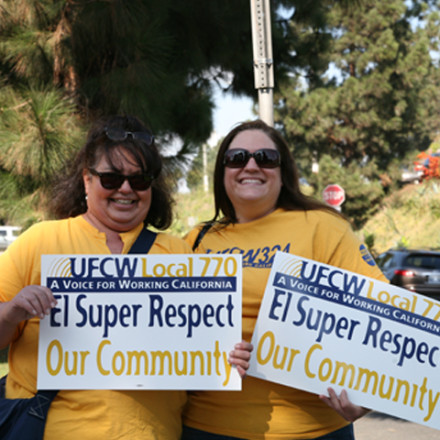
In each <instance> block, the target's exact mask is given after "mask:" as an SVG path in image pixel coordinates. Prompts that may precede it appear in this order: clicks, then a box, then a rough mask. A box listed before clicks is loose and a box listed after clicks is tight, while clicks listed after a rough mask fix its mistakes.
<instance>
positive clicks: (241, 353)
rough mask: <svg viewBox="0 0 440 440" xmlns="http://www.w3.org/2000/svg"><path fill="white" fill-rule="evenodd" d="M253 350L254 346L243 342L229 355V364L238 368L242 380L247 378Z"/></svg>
mask: <svg viewBox="0 0 440 440" xmlns="http://www.w3.org/2000/svg"><path fill="white" fill-rule="evenodd" d="M253 349H254V347H253V345H252V344H250V343H249V342H246V341H241V342H239V343H238V344H235V346H234V349H233V350H232V351H231V352H230V353H229V358H228V362H229V363H230V364H231V365H235V367H237V371H238V373H239V374H240V376H241V378H243V377H245V376H246V371H247V370H248V368H249V360H250V359H251V352H252V350H253Z"/></svg>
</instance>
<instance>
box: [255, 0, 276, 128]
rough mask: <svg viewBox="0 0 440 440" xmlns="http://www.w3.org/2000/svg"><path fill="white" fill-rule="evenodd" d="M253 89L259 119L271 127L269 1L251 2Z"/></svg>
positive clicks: (271, 61) (271, 83)
mask: <svg viewBox="0 0 440 440" xmlns="http://www.w3.org/2000/svg"><path fill="white" fill-rule="evenodd" d="M251 23H252V45H253V56H254V79H255V88H256V89H257V90H258V113H259V116H260V119H262V120H263V121H264V122H266V124H268V125H270V126H273V124H274V121H273V87H274V74H273V58H272V29H271V24H270V2H269V0H251Z"/></svg>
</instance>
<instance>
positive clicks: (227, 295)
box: [38, 254, 242, 390]
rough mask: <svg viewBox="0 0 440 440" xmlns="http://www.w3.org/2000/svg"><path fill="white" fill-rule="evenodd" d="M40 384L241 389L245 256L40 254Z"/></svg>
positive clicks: (46, 386) (42, 386)
mask: <svg viewBox="0 0 440 440" xmlns="http://www.w3.org/2000/svg"><path fill="white" fill-rule="evenodd" d="M41 283H42V285H45V286H48V287H49V288H50V289H51V290H52V291H53V292H54V295H55V297H56V298H57V301H58V304H57V306H56V307H55V308H54V309H52V312H51V314H50V315H49V316H47V317H45V318H44V319H43V320H41V323H40V339H39V350H38V388H39V389H221V390H239V389H241V379H240V377H239V374H238V372H237V371H236V369H235V368H233V367H231V366H230V365H229V363H228V361H227V358H228V353H229V351H230V350H231V349H232V348H233V346H234V345H235V344H236V343H237V342H239V341H241V288H242V286H241V285H242V278H241V256H237V255H227V256H221V255H186V254H181V255H145V256H138V255H111V256H109V255H106V256H104V255H72V256H69V255H43V256H42V263H41Z"/></svg>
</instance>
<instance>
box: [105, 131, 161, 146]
mask: <svg viewBox="0 0 440 440" xmlns="http://www.w3.org/2000/svg"><path fill="white" fill-rule="evenodd" d="M105 135H106V136H107V137H108V138H109V139H110V140H111V141H116V142H122V141H125V140H126V139H127V138H128V136H131V137H132V138H133V139H140V140H141V141H144V142H145V143H146V144H147V145H151V144H152V143H153V140H154V136H153V135H152V134H150V133H148V132H147V131H125V130H123V129H121V128H106V129H105Z"/></svg>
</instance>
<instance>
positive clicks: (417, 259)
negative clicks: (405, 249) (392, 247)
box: [405, 254, 440, 270]
mask: <svg viewBox="0 0 440 440" xmlns="http://www.w3.org/2000/svg"><path fill="white" fill-rule="evenodd" d="M405 265H406V266H409V267H423V268H424V269H437V270H440V255H428V254H412V255H408V257H406V260H405Z"/></svg>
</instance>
